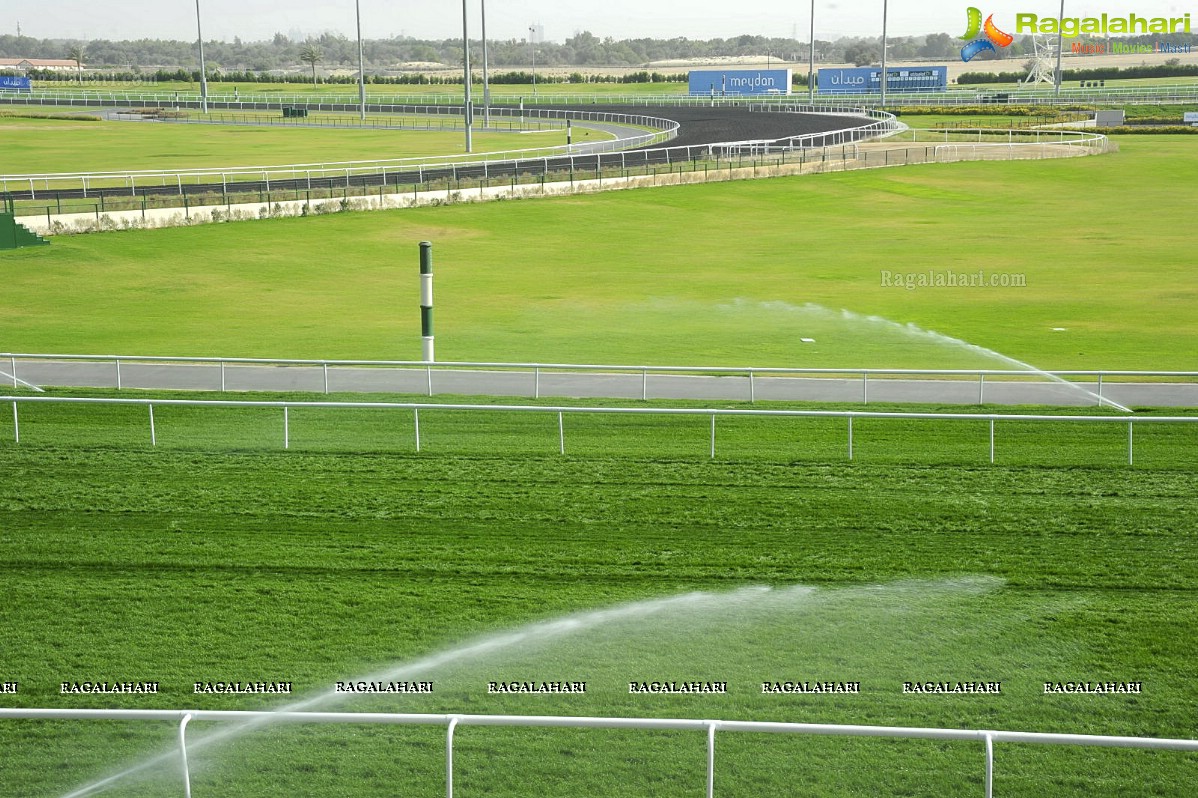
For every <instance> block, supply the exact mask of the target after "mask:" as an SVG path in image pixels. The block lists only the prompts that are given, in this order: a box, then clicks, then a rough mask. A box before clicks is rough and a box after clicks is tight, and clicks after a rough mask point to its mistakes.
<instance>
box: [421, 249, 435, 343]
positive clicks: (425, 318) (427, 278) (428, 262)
mask: <svg viewBox="0 0 1198 798" xmlns="http://www.w3.org/2000/svg"><path fill="white" fill-rule="evenodd" d="M420 335H421V339H420V341H421V348H420V351H421V359H422V360H424V362H426V363H432V362H433V361H434V360H436V358H435V357H433V245H432V242H431V241H421V242H420Z"/></svg>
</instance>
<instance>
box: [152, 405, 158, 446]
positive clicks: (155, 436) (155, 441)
mask: <svg viewBox="0 0 1198 798" xmlns="http://www.w3.org/2000/svg"><path fill="white" fill-rule="evenodd" d="M150 445H151V446H157V445H158V430H156V429H155V428H154V405H150Z"/></svg>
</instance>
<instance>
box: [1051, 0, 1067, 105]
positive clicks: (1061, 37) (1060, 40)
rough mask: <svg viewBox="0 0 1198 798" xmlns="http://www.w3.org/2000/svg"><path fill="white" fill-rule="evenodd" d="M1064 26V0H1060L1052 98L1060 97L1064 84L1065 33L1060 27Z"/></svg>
mask: <svg viewBox="0 0 1198 798" xmlns="http://www.w3.org/2000/svg"><path fill="white" fill-rule="evenodd" d="M1064 24H1065V0H1061V14H1060V16H1058V17H1057V74H1056V75H1054V76H1053V82H1054V83H1055V84H1056V93H1055V95H1054V96H1056V97H1060V96H1061V84H1062V83H1063V82H1064V77H1065V73H1063V72H1062V71H1061V53H1062V52H1063V51H1064V49H1065V31H1064V29H1063V28H1062V27H1061V26H1062V25H1064Z"/></svg>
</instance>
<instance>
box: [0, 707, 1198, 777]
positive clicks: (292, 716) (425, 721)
mask: <svg viewBox="0 0 1198 798" xmlns="http://www.w3.org/2000/svg"><path fill="white" fill-rule="evenodd" d="M6 719H7V720H88V721H95V720H117V721H156V722H163V723H173V724H175V725H177V727H178V743H179V750H178V756H179V763H180V765H181V769H182V779H183V790H184V795H185V796H190V795H191V774H190V768H189V765H188V752H189V750H195V749H197V748H200V747H202V746H203V744H204V741H203V740H201V741H199V742H197V743H195V744H193V745H192V746H191V747H190V749H189V745H188V742H187V726H188V724H189V723H192V722H223V723H240V724H242V726H243V728H245V729H247V730H249V729H251V728H254V727H260V726H262V725H264V724H267V723H316V724H371V725H409V726H444V727H445V728H446V730H447V733H446V742H445V761H446V773H445V784H446V788H445V793H446V797H447V798H453V777H454V765H453V757H454V731H455V730H456V729H457V728H459V727H462V726H498V727H533V728H559V729H563V728H565V729H638V730H644V731H693V732H701V733H704V734H706V736H707V771H706V795H707V798H714V794H715V764H716V747H715V742H716V733H717V732H739V733H757V734H796V735H818V736H838V737H876V738H889V739H917V740H949V741H957V742H972V743H981V744H982V745H983V752H984V759H983V767H984V770H983V777H982V786H983V794H984V795H985V798H992V796H993V794H994V745H995V744H996V743H1020V744H1031V745H1070V746H1093V747H1101V748H1138V749H1144V750H1156V751H1183V752H1198V740H1182V739H1169V738H1158V737H1117V736H1103V735H1093V734H1049V733H1042V732H1020V731H1000V730H973V729H941V728H918V727H907V726H861V725H838V724H818V723H776V722H755V721H737V720H697V719H666V718H610V717H571V716H552V715H426V714H392V713H355V712H289V711H278V712H253V711H234V710H228V711H223V710H168V709H159V710H153V709H142V710H133V709H0V720H6ZM165 759H166V757H160V758H158V759H155V760H153V764H158V763H161V762H163V761H165ZM114 780H115V779H114V778H109V779H107V780H105V782H104V783H103V784H99V783H97V784H96V785H95V786H94V787H93V788H92V789H87V788H85V789H84V790H81V791H76V792H75V793H72V795H77V796H83V795H89V794H93V793H94V792H96V791H98V790H99V789H102V787H103V786H106V785H109V784H111V783H112V782H113V781H114Z"/></svg>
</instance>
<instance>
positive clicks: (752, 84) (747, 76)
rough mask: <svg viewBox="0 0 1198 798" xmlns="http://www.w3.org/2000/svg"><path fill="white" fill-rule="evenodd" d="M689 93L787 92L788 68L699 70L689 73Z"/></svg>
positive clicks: (788, 83)
mask: <svg viewBox="0 0 1198 798" xmlns="http://www.w3.org/2000/svg"><path fill="white" fill-rule="evenodd" d="M690 93H691V94H711V95H716V96H723V95H725V94H790V70H789V69H702V70H694V71H692V72H691V73H690Z"/></svg>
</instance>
